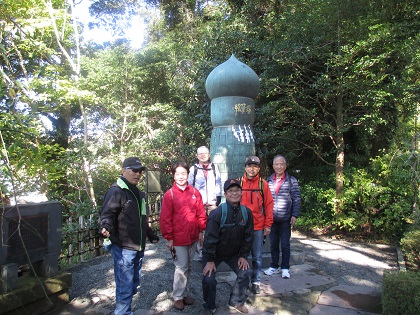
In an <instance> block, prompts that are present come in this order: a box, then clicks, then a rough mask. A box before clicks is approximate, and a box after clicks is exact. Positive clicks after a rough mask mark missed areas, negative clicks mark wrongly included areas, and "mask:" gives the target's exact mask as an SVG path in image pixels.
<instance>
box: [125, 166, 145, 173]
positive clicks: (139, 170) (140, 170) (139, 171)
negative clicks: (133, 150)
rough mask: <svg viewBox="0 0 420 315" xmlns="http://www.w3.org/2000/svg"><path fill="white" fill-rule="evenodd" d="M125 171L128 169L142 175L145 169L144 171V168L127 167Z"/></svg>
mask: <svg viewBox="0 0 420 315" xmlns="http://www.w3.org/2000/svg"><path fill="white" fill-rule="evenodd" d="M125 169H126V170H132V171H133V173H141V172H143V169H142V168H131V167H126V168H125Z"/></svg>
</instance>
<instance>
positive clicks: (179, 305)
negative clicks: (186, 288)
mask: <svg viewBox="0 0 420 315" xmlns="http://www.w3.org/2000/svg"><path fill="white" fill-rule="evenodd" d="M174 307H175V308H176V309H177V310H180V311H182V310H183V309H184V307H185V306H184V301H183V300H176V301H174Z"/></svg>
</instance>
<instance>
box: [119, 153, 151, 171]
mask: <svg viewBox="0 0 420 315" xmlns="http://www.w3.org/2000/svg"><path fill="white" fill-rule="evenodd" d="M122 166H123V167H124V168H130V169H135V170H139V169H140V170H142V171H144V170H145V169H146V166H143V164H141V162H140V160H139V158H137V157H133V156H132V157H129V158H126V159H125V160H124V162H123V165H122Z"/></svg>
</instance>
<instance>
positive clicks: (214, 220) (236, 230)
mask: <svg viewBox="0 0 420 315" xmlns="http://www.w3.org/2000/svg"><path fill="white" fill-rule="evenodd" d="M227 205H228V207H227V217H226V222H225V224H226V225H227V224H231V223H236V224H235V225H230V226H223V227H220V223H221V218H222V206H221V205H219V207H218V208H217V209H216V210H213V211H212V212H211V213H210V215H209V217H208V219H207V226H206V235H205V237H204V245H203V255H204V257H205V259H206V261H211V262H213V261H215V258H216V257H217V258H221V259H229V258H232V257H235V256H238V257H244V258H247V256H248V255H249V253H250V252H251V248H252V239H253V236H254V224H253V217H252V212H251V210H249V208H246V211H247V213H248V219H247V222H246V223H245V224H240V223H241V222H242V219H243V218H242V211H241V209H240V207H234V206H233V205H232V204H230V203H228V202H227Z"/></svg>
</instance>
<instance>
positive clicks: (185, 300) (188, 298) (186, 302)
mask: <svg viewBox="0 0 420 315" xmlns="http://www.w3.org/2000/svg"><path fill="white" fill-rule="evenodd" d="M182 301H183V302H184V304H185V305H191V304H193V303H194V300H193V299H192V298H190V297H189V296H185V297H184V298H183V299H182Z"/></svg>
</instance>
